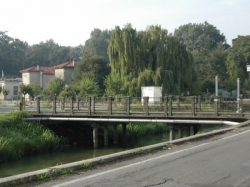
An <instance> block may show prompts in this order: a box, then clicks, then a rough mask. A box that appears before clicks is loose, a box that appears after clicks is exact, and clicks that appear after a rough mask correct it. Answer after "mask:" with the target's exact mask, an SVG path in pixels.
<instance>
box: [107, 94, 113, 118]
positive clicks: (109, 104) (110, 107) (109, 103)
mask: <svg viewBox="0 0 250 187" xmlns="http://www.w3.org/2000/svg"><path fill="white" fill-rule="evenodd" d="M108 115H112V97H110V96H109V97H108Z"/></svg>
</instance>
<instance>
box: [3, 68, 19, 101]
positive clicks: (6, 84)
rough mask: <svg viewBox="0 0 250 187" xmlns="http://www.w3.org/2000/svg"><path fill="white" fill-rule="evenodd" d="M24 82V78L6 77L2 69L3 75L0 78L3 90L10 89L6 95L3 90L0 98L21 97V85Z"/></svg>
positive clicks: (14, 98)
mask: <svg viewBox="0 0 250 187" xmlns="http://www.w3.org/2000/svg"><path fill="white" fill-rule="evenodd" d="M21 82H22V78H6V77H5V76H4V73H3V71H2V77H1V78H0V87H2V90H3V89H4V90H8V91H9V94H8V95H7V96H6V97H4V94H3V91H2V92H1V93H0V100H18V99H19V85H20V83H21Z"/></svg>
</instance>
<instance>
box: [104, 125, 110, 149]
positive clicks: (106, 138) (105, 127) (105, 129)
mask: <svg viewBox="0 0 250 187" xmlns="http://www.w3.org/2000/svg"><path fill="white" fill-rule="evenodd" d="M108 145H109V134H108V125H106V124H105V125H104V146H105V147H108Z"/></svg>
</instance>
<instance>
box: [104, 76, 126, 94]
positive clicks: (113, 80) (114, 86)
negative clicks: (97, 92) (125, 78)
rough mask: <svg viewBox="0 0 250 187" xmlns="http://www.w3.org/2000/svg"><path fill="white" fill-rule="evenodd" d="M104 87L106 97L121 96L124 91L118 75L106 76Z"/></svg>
mask: <svg viewBox="0 0 250 187" xmlns="http://www.w3.org/2000/svg"><path fill="white" fill-rule="evenodd" d="M104 85H105V87H106V90H105V94H106V95H107V96H123V95H125V94H126V93H125V91H124V89H123V84H122V80H121V79H120V77H119V75H117V74H116V75H113V76H111V75H108V76H107V77H106V78H105V81H104Z"/></svg>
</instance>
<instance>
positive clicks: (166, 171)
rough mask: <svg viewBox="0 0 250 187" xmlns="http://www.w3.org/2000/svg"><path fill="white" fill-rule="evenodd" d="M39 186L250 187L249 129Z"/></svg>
mask: <svg viewBox="0 0 250 187" xmlns="http://www.w3.org/2000/svg"><path fill="white" fill-rule="evenodd" d="M108 168H110V169H108ZM38 186H39V185H38ZM42 186H54V187H59V186H74V187H77V186H79V187H80V186H81V187H82V186H85V187H92V186H94V187H99V186H101V187H110V186H112V187H140V186H145V187H146V186H147V187H149V186H157V187H159V186H161V187H162V186H164V187H165V186H167V187H174V186H175V187H208V186H211V187H230V186H240V187H245V186H250V129H249V128H248V129H247V130H245V131H243V132H240V133H237V134H234V135H230V136H228V137H224V138H223V139H219V140H216V139H214V140H213V141H211V140H210V142H206V143H203V144H196V145H195V146H182V147H181V148H177V149H175V148H173V149H172V150H166V151H163V154H161V155H154V157H151V158H149V159H146V160H140V161H139V162H134V163H132V162H130V163H129V164H127V165H124V166H120V167H116V168H112V167H107V168H106V169H105V168H100V169H99V170H96V171H94V172H91V171H90V172H84V173H82V174H79V175H77V176H74V178H73V177H71V178H70V180H69V179H68V181H66V180H65V179H64V180H61V179H60V180H57V181H52V182H50V183H47V184H46V183H43V184H42Z"/></svg>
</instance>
